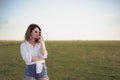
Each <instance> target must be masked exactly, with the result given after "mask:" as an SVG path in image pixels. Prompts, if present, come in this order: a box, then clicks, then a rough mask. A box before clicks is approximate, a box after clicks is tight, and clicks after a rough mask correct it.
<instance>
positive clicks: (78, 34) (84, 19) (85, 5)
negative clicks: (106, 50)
mask: <svg viewBox="0 0 120 80" xmlns="http://www.w3.org/2000/svg"><path fill="white" fill-rule="evenodd" d="M32 23H35V24H38V25H39V26H40V27H41V29H42V32H43V33H42V35H43V36H44V39H45V40H120V0H0V40H24V34H25V32H26V29H27V28H28V26H29V25H30V24H32Z"/></svg>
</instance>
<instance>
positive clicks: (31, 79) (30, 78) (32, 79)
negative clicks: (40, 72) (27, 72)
mask: <svg viewBox="0 0 120 80" xmlns="http://www.w3.org/2000/svg"><path fill="white" fill-rule="evenodd" d="M24 80H36V79H35V78H33V77H28V78H25V79H24Z"/></svg>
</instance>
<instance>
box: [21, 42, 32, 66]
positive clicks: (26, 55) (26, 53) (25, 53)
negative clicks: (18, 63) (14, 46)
mask: <svg viewBox="0 0 120 80" xmlns="http://www.w3.org/2000/svg"><path fill="white" fill-rule="evenodd" d="M20 50H21V55H22V58H23V60H24V61H25V62H26V64H27V63H28V64H29V63H31V57H32V56H31V54H30V53H29V51H28V49H27V46H26V45H25V43H22V44H21V46H20Z"/></svg>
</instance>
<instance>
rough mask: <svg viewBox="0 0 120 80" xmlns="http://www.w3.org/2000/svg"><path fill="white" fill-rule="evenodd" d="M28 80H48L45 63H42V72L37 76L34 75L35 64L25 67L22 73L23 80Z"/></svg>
mask: <svg viewBox="0 0 120 80" xmlns="http://www.w3.org/2000/svg"><path fill="white" fill-rule="evenodd" d="M28 78H29V79H33V80H38V79H39V78H48V76H47V68H46V65H45V63H43V70H42V72H41V73H39V74H37V73H36V64H32V65H26V68H25V72H24V80H26V79H28Z"/></svg>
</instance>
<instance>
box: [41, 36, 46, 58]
mask: <svg viewBox="0 0 120 80" xmlns="http://www.w3.org/2000/svg"><path fill="white" fill-rule="evenodd" d="M45 52H46V47H45V42H44V40H43V37H42V36H40V53H41V55H42V56H43V55H44V54H45Z"/></svg>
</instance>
